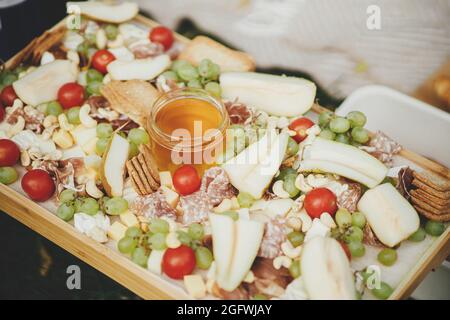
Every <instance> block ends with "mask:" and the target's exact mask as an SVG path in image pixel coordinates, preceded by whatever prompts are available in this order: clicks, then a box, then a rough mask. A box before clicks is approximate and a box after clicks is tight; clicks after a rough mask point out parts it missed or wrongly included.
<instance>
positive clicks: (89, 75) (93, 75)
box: [86, 69, 103, 83]
mask: <svg viewBox="0 0 450 320" xmlns="http://www.w3.org/2000/svg"><path fill="white" fill-rule="evenodd" d="M86 81H87V83H91V82H102V81H103V74H101V72H99V71H97V70H95V69H89V70H88V71H87V72H86Z"/></svg>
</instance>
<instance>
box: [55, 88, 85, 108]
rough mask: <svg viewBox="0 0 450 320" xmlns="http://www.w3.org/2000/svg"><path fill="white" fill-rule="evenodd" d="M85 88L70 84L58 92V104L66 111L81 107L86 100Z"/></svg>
mask: <svg viewBox="0 0 450 320" xmlns="http://www.w3.org/2000/svg"><path fill="white" fill-rule="evenodd" d="M85 97H86V96H85V93H84V88H83V86H81V85H79V84H78V83H75V82H69V83H66V84H65V85H63V86H62V87H61V88H59V90H58V102H59V103H60V104H61V105H62V107H63V108H64V109H70V108H73V107H79V106H81V105H82V104H83V102H84V100H85Z"/></svg>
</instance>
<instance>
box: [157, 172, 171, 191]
mask: <svg viewBox="0 0 450 320" xmlns="http://www.w3.org/2000/svg"><path fill="white" fill-rule="evenodd" d="M159 180H160V181H161V186H166V187H167V188H170V189H173V183H172V175H171V174H170V171H161V172H160V173H159Z"/></svg>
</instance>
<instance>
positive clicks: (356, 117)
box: [346, 111, 367, 128]
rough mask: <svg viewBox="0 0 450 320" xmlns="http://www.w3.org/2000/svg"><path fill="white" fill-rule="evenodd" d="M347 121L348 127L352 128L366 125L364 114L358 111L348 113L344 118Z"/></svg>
mask: <svg viewBox="0 0 450 320" xmlns="http://www.w3.org/2000/svg"><path fill="white" fill-rule="evenodd" d="M346 118H347V120H348V121H350V125H351V127H352V128H355V127H364V125H365V124H366V121H367V118H366V116H365V115H364V113H362V112H360V111H352V112H349V113H348V114H347V116H346Z"/></svg>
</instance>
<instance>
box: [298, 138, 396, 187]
mask: <svg viewBox="0 0 450 320" xmlns="http://www.w3.org/2000/svg"><path fill="white" fill-rule="evenodd" d="M299 171H322V172H328V173H334V174H338V175H341V176H343V177H346V178H349V179H352V180H355V181H358V182H360V183H362V184H364V185H366V186H367V187H369V188H373V187H375V186H377V185H378V184H380V183H381V182H382V181H383V179H384V178H385V177H386V174H387V172H388V168H387V167H386V166H385V165H384V164H383V163H382V162H381V161H379V160H378V159H376V158H375V157H373V156H371V155H370V154H368V153H367V152H364V151H362V150H360V149H358V148H356V147H354V146H350V145H346V144H343V143H339V142H335V141H330V140H326V139H323V138H320V137H317V138H316V139H315V140H314V142H313V143H312V144H311V145H310V146H307V147H306V148H305V150H304V152H303V160H302V161H301V163H300V168H299Z"/></svg>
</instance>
